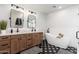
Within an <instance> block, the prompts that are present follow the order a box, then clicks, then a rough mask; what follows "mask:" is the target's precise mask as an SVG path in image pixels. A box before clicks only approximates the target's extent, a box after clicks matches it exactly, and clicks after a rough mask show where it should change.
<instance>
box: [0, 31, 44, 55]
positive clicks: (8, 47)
mask: <svg viewBox="0 0 79 59" xmlns="http://www.w3.org/2000/svg"><path fill="white" fill-rule="evenodd" d="M42 38H43V33H42V32H37V33H26V34H17V35H10V36H0V53H11V54H15V53H18V52H21V51H22V50H25V49H28V48H31V47H32V46H35V45H38V44H40V43H41V42H42Z"/></svg>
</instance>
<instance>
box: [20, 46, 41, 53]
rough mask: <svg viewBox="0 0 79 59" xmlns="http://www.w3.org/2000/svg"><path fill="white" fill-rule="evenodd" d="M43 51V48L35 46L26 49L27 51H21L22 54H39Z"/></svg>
mask: <svg viewBox="0 0 79 59" xmlns="http://www.w3.org/2000/svg"><path fill="white" fill-rule="evenodd" d="M41 51H42V49H41V48H39V47H33V48H30V49H28V50H25V51H23V52H21V54H38V53H39V52H41Z"/></svg>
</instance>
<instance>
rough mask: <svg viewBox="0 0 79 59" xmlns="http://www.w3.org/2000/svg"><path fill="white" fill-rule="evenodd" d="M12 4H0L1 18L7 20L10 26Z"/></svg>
mask: <svg viewBox="0 0 79 59" xmlns="http://www.w3.org/2000/svg"><path fill="white" fill-rule="evenodd" d="M9 17H10V5H9V4H0V20H7V21H8V27H9Z"/></svg>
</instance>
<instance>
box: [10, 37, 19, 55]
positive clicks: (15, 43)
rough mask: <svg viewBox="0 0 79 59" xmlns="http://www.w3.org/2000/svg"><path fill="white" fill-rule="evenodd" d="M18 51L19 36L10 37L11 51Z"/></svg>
mask: <svg viewBox="0 0 79 59" xmlns="http://www.w3.org/2000/svg"><path fill="white" fill-rule="evenodd" d="M18 52H19V38H18V37H17V36H12V37H11V53H13V54H14V53H18Z"/></svg>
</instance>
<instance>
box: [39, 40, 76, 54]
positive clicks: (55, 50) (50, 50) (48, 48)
mask: <svg viewBox="0 0 79 59" xmlns="http://www.w3.org/2000/svg"><path fill="white" fill-rule="evenodd" d="M39 47H40V48H42V51H41V52H40V53H38V54H77V49H75V48H74V47H68V48H67V49H62V48H60V47H56V46H54V45H50V44H48V43H47V41H46V40H43V42H42V43H41V44H40V46H39ZM60 50H61V53H60Z"/></svg>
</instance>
